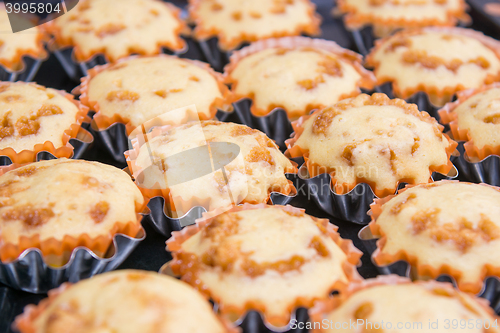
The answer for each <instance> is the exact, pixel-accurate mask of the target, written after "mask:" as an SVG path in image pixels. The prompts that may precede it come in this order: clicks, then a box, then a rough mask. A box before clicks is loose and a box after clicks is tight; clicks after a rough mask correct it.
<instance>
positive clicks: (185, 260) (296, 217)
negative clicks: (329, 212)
mask: <svg viewBox="0 0 500 333" xmlns="http://www.w3.org/2000/svg"><path fill="white" fill-rule="evenodd" d="M188 228H189V230H186V231H183V232H182V233H179V234H177V235H175V234H174V236H173V239H172V240H169V241H168V242H167V245H168V249H169V250H170V251H173V256H174V261H173V265H172V269H173V270H174V273H176V274H179V275H181V276H182V279H183V280H184V281H186V282H188V283H190V284H192V285H193V286H195V287H196V288H198V289H199V290H201V291H203V292H206V293H208V294H209V296H210V297H211V298H212V299H214V300H215V301H216V302H218V303H219V309H220V310H221V311H222V313H224V314H225V315H228V316H230V317H231V319H232V320H236V319H237V318H238V317H239V316H241V315H243V314H244V313H245V312H246V311H247V310H249V309H256V308H257V309H260V310H261V311H262V312H263V313H264V314H265V317H266V320H267V321H268V322H269V323H271V324H273V325H276V326H279V325H285V324H287V323H288V321H289V320H290V314H291V311H293V310H294V308H295V307H299V306H305V307H309V306H312V304H313V301H314V300H317V299H326V298H327V297H328V295H329V293H330V292H331V291H332V290H333V289H336V288H337V287H339V286H342V285H343V284H345V283H346V282H348V281H349V280H351V279H352V278H354V275H353V274H355V273H354V271H355V267H354V265H355V264H356V263H357V261H358V259H359V257H360V252H359V251H357V250H356V249H354V248H353V247H352V243H351V241H344V240H342V239H341V238H340V236H339V235H338V234H337V233H336V231H335V230H336V227H334V226H333V225H331V224H330V223H329V222H328V220H326V219H323V220H319V219H316V218H314V217H312V216H309V215H306V214H305V213H304V211H303V210H300V209H297V208H293V207H291V206H266V205H257V206H251V205H246V206H244V207H237V208H234V209H233V210H231V211H229V212H226V213H223V214H221V215H218V216H216V217H213V218H210V219H208V220H205V221H204V222H202V223H201V224H200V225H199V226H191V227H188ZM185 238H187V239H185ZM349 247H351V249H349Z"/></svg>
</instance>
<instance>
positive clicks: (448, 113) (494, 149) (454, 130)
mask: <svg viewBox="0 0 500 333" xmlns="http://www.w3.org/2000/svg"><path fill="white" fill-rule="evenodd" d="M494 88H500V83H499V82H497V83H493V84H491V85H488V86H483V87H481V88H478V89H468V90H464V91H460V92H458V93H457V100H456V101H455V102H452V103H447V104H446V105H445V106H444V107H443V108H442V109H441V110H439V111H438V113H439V116H440V117H441V122H442V123H443V124H449V125H450V129H451V134H452V136H453V139H455V140H457V141H466V142H465V144H464V148H465V151H466V153H467V156H468V158H469V159H470V160H474V161H475V160H477V161H482V160H484V159H485V158H486V157H488V156H490V155H497V156H500V146H492V145H485V146H484V147H482V148H479V147H478V146H476V145H475V144H474V141H473V140H472V138H471V136H470V133H469V131H468V130H467V129H461V128H459V127H458V119H457V114H456V113H455V112H454V110H455V109H456V108H457V107H458V106H459V105H460V104H462V103H464V102H465V101H466V100H468V99H469V98H470V97H472V96H474V95H476V94H479V93H481V92H484V91H487V90H489V89H494Z"/></svg>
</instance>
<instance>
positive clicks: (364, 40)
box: [351, 27, 375, 57]
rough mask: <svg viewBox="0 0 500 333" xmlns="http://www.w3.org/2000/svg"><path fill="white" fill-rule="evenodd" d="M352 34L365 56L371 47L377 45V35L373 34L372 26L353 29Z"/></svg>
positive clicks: (359, 50)
mask: <svg viewBox="0 0 500 333" xmlns="http://www.w3.org/2000/svg"><path fill="white" fill-rule="evenodd" d="M351 35H352V38H353V40H354V44H356V48H357V49H358V52H359V53H360V54H361V55H362V56H363V57H365V56H366V55H367V54H368V53H370V50H371V48H372V47H373V46H374V45H375V37H374V36H373V32H372V28H371V27H365V28H363V29H356V30H351Z"/></svg>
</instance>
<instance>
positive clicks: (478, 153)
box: [439, 83, 500, 160]
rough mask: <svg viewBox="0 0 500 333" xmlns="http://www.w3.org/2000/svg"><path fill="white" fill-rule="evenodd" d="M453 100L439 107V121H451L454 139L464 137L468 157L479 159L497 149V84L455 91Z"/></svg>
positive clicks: (499, 128) (499, 96)
mask: <svg viewBox="0 0 500 333" xmlns="http://www.w3.org/2000/svg"><path fill="white" fill-rule="evenodd" d="M457 96H458V99H457V101H455V102H454V103H450V104H447V105H446V106H445V108H443V110H440V111H439V114H440V115H441V119H442V122H443V123H451V124H450V126H451V129H452V133H453V137H454V138H455V140H465V141H468V142H467V143H466V144H465V149H466V150H467V154H468V157H469V159H474V158H478V159H479V160H482V159H484V158H486V157H487V156H488V155H490V154H498V152H499V150H500V84H498V83H495V84H492V85H489V86H485V87H483V88H480V89H476V90H469V91H463V92H459V93H458V94H457Z"/></svg>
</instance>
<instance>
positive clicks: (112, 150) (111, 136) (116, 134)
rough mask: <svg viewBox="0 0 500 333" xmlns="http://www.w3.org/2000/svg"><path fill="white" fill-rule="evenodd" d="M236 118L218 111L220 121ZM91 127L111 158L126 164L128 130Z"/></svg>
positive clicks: (115, 127)
mask: <svg viewBox="0 0 500 333" xmlns="http://www.w3.org/2000/svg"><path fill="white" fill-rule="evenodd" d="M232 117H234V112H224V111H220V110H219V111H217V114H216V118H217V119H218V120H220V121H227V120H230V119H231V118H232ZM92 124H93V125H92V126H91V132H92V134H93V135H94V136H95V137H97V138H98V140H99V142H100V143H101V144H102V145H103V146H104V148H105V149H106V150H107V151H108V153H109V154H110V155H111V157H112V158H113V159H114V160H115V161H117V162H119V163H122V164H126V163H127V160H126V159H125V155H124V153H125V152H126V151H127V150H129V149H130V147H131V145H130V143H129V139H128V136H127V130H126V128H125V125H124V124H122V123H115V124H113V125H111V126H110V127H108V128H106V129H105V130H102V131H101V130H99V129H97V128H96V127H95V126H94V123H92Z"/></svg>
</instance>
